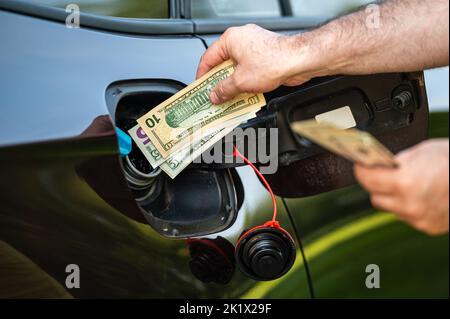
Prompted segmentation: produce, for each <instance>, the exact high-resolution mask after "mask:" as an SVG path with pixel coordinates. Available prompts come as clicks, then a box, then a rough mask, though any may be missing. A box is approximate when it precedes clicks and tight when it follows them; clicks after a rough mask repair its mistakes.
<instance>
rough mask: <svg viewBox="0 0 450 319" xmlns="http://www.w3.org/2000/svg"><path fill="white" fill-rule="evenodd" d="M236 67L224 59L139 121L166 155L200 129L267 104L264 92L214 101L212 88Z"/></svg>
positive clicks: (179, 146)
mask: <svg viewBox="0 0 450 319" xmlns="http://www.w3.org/2000/svg"><path fill="white" fill-rule="evenodd" d="M234 69H235V65H234V64H233V62H232V61H231V60H228V61H225V62H223V63H222V64H220V65H218V66H217V67H215V68H213V69H212V70H211V71H209V72H208V73H206V74H205V75H204V76H202V77H201V78H199V79H197V80H196V81H194V82H193V83H191V84H190V85H188V86H187V87H186V88H184V89H183V90H181V91H180V92H178V93H176V94H175V95H173V96H172V97H170V98H169V99H167V100H166V101H164V102H162V103H161V104H159V105H158V106H156V107H155V108H153V109H152V110H151V111H149V112H148V113H147V114H145V115H144V116H142V117H141V118H139V119H138V120H137V122H138V124H139V125H140V127H141V128H142V130H143V131H144V132H145V134H146V135H147V136H148V138H149V139H150V141H151V142H152V143H153V145H154V147H155V148H156V150H158V152H159V154H160V155H161V156H162V157H163V158H168V157H169V155H170V154H173V153H174V152H176V151H177V150H179V149H181V148H182V147H183V146H185V145H186V144H187V143H189V137H190V136H191V135H192V134H194V133H195V132H196V131H197V130H204V129H209V128H212V127H218V126H219V124H220V123H223V122H225V121H228V120H230V119H232V118H235V117H238V116H241V115H243V114H247V113H254V112H257V111H258V110H259V109H260V108H261V107H263V106H264V105H265V104H266V101H265V99H264V96H263V95H262V94H253V93H252V94H247V93H244V94H240V95H238V96H237V97H235V98H234V99H232V100H230V101H228V102H225V103H222V104H220V105H214V104H212V103H211V102H210V100H209V93H210V92H211V90H212V88H214V86H215V85H216V84H217V83H218V82H219V81H221V80H223V79H225V78H227V77H229V76H230V75H231V74H232V73H233V72H234Z"/></svg>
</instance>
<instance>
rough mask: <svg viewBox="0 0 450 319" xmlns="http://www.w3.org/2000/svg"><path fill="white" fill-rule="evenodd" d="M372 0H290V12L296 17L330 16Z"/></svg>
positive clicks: (345, 11) (353, 8)
mask: <svg viewBox="0 0 450 319" xmlns="http://www.w3.org/2000/svg"><path fill="white" fill-rule="evenodd" d="M371 2H374V0H338V1H336V0H291V8H292V14H293V15H294V16H298V17H326V18H332V17H335V16H338V15H341V14H345V13H348V12H351V11H353V10H355V9H357V8H358V7H360V6H363V5H365V4H368V3H371Z"/></svg>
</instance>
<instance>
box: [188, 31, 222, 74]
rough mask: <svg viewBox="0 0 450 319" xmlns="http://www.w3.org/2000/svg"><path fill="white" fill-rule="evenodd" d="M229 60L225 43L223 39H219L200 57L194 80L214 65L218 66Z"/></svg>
mask: <svg viewBox="0 0 450 319" xmlns="http://www.w3.org/2000/svg"><path fill="white" fill-rule="evenodd" d="M229 58H230V56H229V53H228V50H227V48H226V41H225V39H224V37H223V36H222V37H220V39H219V40H217V41H215V42H214V43H213V44H212V45H211V46H210V47H209V48H208V49H207V50H206V52H205V53H204V54H203V55H202V57H201V59H200V63H199V65H198V68H197V75H196V78H197V79H198V78H199V77H201V76H202V75H204V74H205V73H207V72H208V71H209V70H211V69H212V68H213V67H215V66H216V65H219V64H220V63H222V62H223V61H226V60H228V59H229Z"/></svg>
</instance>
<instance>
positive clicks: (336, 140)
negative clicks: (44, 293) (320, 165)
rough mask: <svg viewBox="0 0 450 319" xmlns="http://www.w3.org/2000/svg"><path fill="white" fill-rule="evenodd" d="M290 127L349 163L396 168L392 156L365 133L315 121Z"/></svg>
mask: <svg viewBox="0 0 450 319" xmlns="http://www.w3.org/2000/svg"><path fill="white" fill-rule="evenodd" d="M291 127H292V129H293V130H294V132H296V133H297V134H299V135H301V136H303V137H305V138H307V139H309V140H311V141H313V142H314V143H316V144H318V145H320V146H322V147H323V148H325V149H327V150H329V151H331V152H333V153H336V154H338V155H340V156H342V157H344V158H346V159H348V160H350V161H353V162H357V163H361V164H364V165H366V166H386V167H396V166H397V163H396V161H395V157H394V155H393V154H392V153H391V152H390V151H389V150H388V149H387V148H386V147H384V145H383V144H381V143H380V142H378V141H377V140H376V139H375V138H374V137H373V136H372V135H371V134H369V133H367V132H364V131H360V130H358V129H355V128H350V129H346V130H344V129H342V128H338V127H336V126H334V125H332V124H329V123H318V122H316V121H315V120H307V121H299V122H294V123H292V124H291Z"/></svg>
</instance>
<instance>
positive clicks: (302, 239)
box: [0, 0, 449, 299]
mask: <svg viewBox="0 0 450 319" xmlns="http://www.w3.org/2000/svg"><path fill="white" fill-rule="evenodd" d="M367 2H368V1H342V2H336V1H331V0H323V1H318V2H314V3H313V2H312V1H295V0H265V1H256V0H248V1H228V2H224V1H215V0H201V1H200V0H199V1H176V0H170V1H169V0H167V1H162V0H161V1H156V0H152V1H140V0H134V1H126V2H124V1H120V2H119V1H111V2H104V1H98V0H83V1H81V0H79V1H77V3H78V5H75V4H72V3H70V1H62V0H39V1H26V0H17V1H10V0H0V42H1V43H2V50H1V51H0V69H1V70H2V72H1V73H0V87H1V94H0V107H1V111H2V117H1V120H0V121H1V125H0V179H1V184H0V199H1V205H0V256H1V257H0V297H4V298H33V297H37V298H104V297H109V298H307V299H309V298H423V297H425V298H431V297H436V298H442V297H445V298H447V297H448V293H449V292H448V267H449V264H448V251H449V246H448V236H447V235H446V236H439V237H429V236H427V235H424V234H422V233H420V232H418V231H416V230H414V229H412V228H411V227H410V226H408V225H406V224H404V223H402V222H400V221H398V220H397V219H396V218H395V217H394V216H393V215H392V214H389V213H387V212H379V211H377V210H376V209H374V208H372V207H371V205H370V200H369V196H368V194H367V193H366V192H365V191H364V190H363V189H362V188H361V187H360V186H358V185H357V184H356V183H355V180H354V177H353V174H352V165H351V163H349V162H347V161H346V160H344V159H342V158H340V157H338V156H335V155H333V154H330V153H328V152H326V151H324V150H323V149H321V148H319V147H318V146H316V145H314V144H312V143H310V142H309V141H307V140H305V139H302V138H301V137H300V136H298V135H296V134H294V133H293V132H292V130H291V128H290V124H291V123H292V121H295V120H302V119H309V118H314V117H315V116H317V115H318V114H324V113H326V112H329V111H333V110H336V109H341V108H342V107H346V108H347V109H350V110H351V114H352V116H353V117H354V119H355V122H356V125H357V127H358V128H360V129H364V130H366V131H368V132H370V133H372V134H373V135H374V136H375V137H377V138H378V139H379V140H380V141H381V142H382V143H383V144H385V145H386V146H387V147H388V148H390V149H391V150H392V151H394V152H398V151H400V150H402V149H405V148H407V147H410V146H412V145H414V144H417V143H419V142H420V141H422V140H424V139H426V138H427V136H431V137H438V136H445V137H446V136H448V93H447V98H446V100H445V96H444V98H437V99H436V101H439V103H441V105H439V106H440V108H436V107H435V106H433V105H431V106H430V107H429V105H428V101H434V100H433V96H429V97H427V89H428V91H430V88H429V87H427V86H429V85H433V84H432V83H433V79H435V78H434V77H435V76H436V74H437V77H438V80H437V82H438V83H440V82H442V80H441V78H442V76H444V78H445V76H446V77H447V83H448V69H446V70H445V69H444V71H432V72H431V73H427V75H428V74H430V76H429V77H426V78H425V77H424V74H423V72H414V73H392V74H375V75H367V76H334V77H326V78H319V79H313V80H312V81H310V82H308V83H305V84H304V85H301V86H298V87H290V88H288V87H281V88H279V89H277V90H275V91H273V92H269V93H268V94H265V97H266V100H267V107H265V108H264V109H263V110H262V111H260V112H259V113H258V116H257V117H256V118H255V119H253V120H251V121H249V122H248V123H247V124H245V125H244V126H242V127H243V128H244V127H253V128H276V129H278V137H279V145H278V153H277V154H276V155H277V158H276V159H277V161H278V163H279V167H278V170H277V172H276V173H275V174H267V175H266V176H265V177H266V178H267V180H268V182H269V183H270V185H271V187H272V188H273V191H274V193H275V194H276V195H277V197H276V200H277V205H278V210H279V222H280V224H281V225H282V226H283V228H284V229H285V230H286V231H287V232H288V233H289V234H290V236H291V239H292V240H293V241H294V243H295V248H294V250H293V251H292V250H289V251H288V250H286V251H285V250H283V249H284V248H280V249H278V248H276V249H275V250H274V251H275V252H274V254H275V255H277V254H278V255H277V256H281V259H282V263H283V264H282V267H281V268H279V269H275V270H273V269H272V268H271V267H272V266H270V265H272V264H271V263H269V264H264V263H262V262H261V261H260V260H259V259H257V258H256V257H255V258H256V259H255V258H254V256H253V255H252V253H248V252H247V253H246V254H247V255H245V256H244V255H240V254H236V251H235V250H236V246H237V244H238V241H239V238H241V235H242V234H244V233H245V231H246V230H249V229H252V228H253V227H255V226H258V225H261V224H263V223H264V222H266V221H268V220H270V219H271V217H272V207H271V199H270V196H269V193H268V192H267V190H266V188H265V187H264V185H263V184H262V183H261V181H260V180H259V179H258V177H257V175H255V173H254V172H253V171H252V169H251V168H250V167H248V166H243V165H241V164H235V163H231V164H226V165H222V164H213V165H207V164H205V163H194V164H192V165H190V166H189V168H188V169H186V170H185V171H183V172H182V173H181V174H180V175H179V176H177V177H176V178H175V179H173V180H172V179H170V178H168V177H167V176H165V175H164V174H163V173H157V172H155V171H154V170H152V168H151V167H150V166H149V164H148V162H146V160H145V158H144V157H143V155H142V153H141V152H140V150H139V149H138V148H136V146H135V145H133V149H132V151H131V153H130V154H128V155H126V156H123V157H121V154H120V150H119V142H118V135H117V133H116V132H117V130H116V129H117V128H119V129H121V130H122V131H124V132H126V131H127V130H128V129H130V128H131V127H132V126H133V125H135V124H136V119H137V118H138V117H140V116H141V115H143V114H144V113H146V112H148V111H149V110H150V109H152V108H153V107H155V106H156V105H158V104H159V103H161V102H162V101H164V100H165V99H167V98H168V97H170V96H171V95H172V94H174V93H176V92H178V91H179V90H181V89H182V88H184V87H185V86H186V85H187V84H189V83H190V82H192V81H193V80H194V78H195V71H196V67H197V65H198V61H199V59H200V57H201V56H202V54H203V53H204V52H205V50H206V48H207V47H208V46H210V45H211V43H212V42H213V41H214V40H216V39H217V38H218V37H219V36H220V34H222V33H223V32H224V31H225V30H226V29H227V28H228V27H230V26H237V25H242V24H246V23H256V24H258V25H260V26H262V27H264V28H267V29H270V30H273V31H277V32H283V33H286V34H289V33H294V32H304V31H305V30H307V29H308V28H312V27H314V26H317V25H319V24H320V23H323V22H324V21H326V20H327V19H330V18H332V17H334V16H336V15H338V14H342V13H345V12H348V11H349V10H351V9H353V8H355V6H356V5H362V4H366V3H367ZM78 9H79V10H80V11H81V12H79V11H78ZM274 63H276V61H274ZM436 72H438V73H436ZM439 72H440V73H439ZM430 81H431V82H430ZM434 81H436V80H434ZM434 83H436V82H434ZM446 90H447V92H448V86H446V87H442V88H440V89H438V90H434V91H437V92H438V93H440V94H442V92H443V91H446ZM405 94H406V96H407V98H406V99H403V97H405ZM445 103H447V104H446V105H445ZM430 110H431V111H432V112H430ZM429 123H430V126H429V125H428V124H429ZM123 155H125V154H123ZM286 236H287V235H286ZM270 240H275V239H271V238H269V239H267V242H266V243H265V244H267V245H269V246H270V245H272V244H271V243H270ZM275 241H276V240H275ZM280 245H281V244H280ZM270 247H272V248H273V246H270ZM277 247H278V246H277ZM250 248H252V249H253V248H254V249H256V248H255V247H250ZM250 248H249V249H250ZM272 248H271V249H272ZM258 249H259V248H258ZM277 249H278V250H277ZM257 252H258V251H257ZM258 253H259V252H258ZM263 256H266V255H263ZM295 256H296V257H295ZM252 258H253V259H252ZM274 258H275V257H274ZM277 258H278V257H277ZM283 258H284V259H283ZM294 258H295V260H294ZM285 262H286V264H285ZM277 265H278V264H277ZM277 267H278V266H277ZM373 276H376V277H377V278H378V279H376V280H375V281H372V279H373V278H374V277H373ZM374 283H375V284H374Z"/></svg>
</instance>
